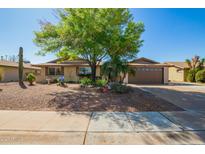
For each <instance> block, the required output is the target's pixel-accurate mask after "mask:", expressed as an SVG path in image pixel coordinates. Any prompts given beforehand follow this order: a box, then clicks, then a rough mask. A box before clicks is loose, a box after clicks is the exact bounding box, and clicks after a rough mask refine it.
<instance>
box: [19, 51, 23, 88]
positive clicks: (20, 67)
mask: <svg viewBox="0 0 205 154" xmlns="http://www.w3.org/2000/svg"><path fill="white" fill-rule="evenodd" d="M18 69H19V84H20V85H23V48H22V47H20V48H19V67H18Z"/></svg>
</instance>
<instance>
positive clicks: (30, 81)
mask: <svg viewBox="0 0 205 154" xmlns="http://www.w3.org/2000/svg"><path fill="white" fill-rule="evenodd" d="M26 79H27V81H28V82H29V83H30V85H33V82H34V81H36V76H35V75H34V74H33V73H29V74H28V75H27V77H26Z"/></svg>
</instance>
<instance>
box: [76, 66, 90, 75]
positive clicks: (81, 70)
mask: <svg viewBox="0 0 205 154" xmlns="http://www.w3.org/2000/svg"><path fill="white" fill-rule="evenodd" d="M79 74H83V75H88V74H91V68H90V67H80V68H79Z"/></svg>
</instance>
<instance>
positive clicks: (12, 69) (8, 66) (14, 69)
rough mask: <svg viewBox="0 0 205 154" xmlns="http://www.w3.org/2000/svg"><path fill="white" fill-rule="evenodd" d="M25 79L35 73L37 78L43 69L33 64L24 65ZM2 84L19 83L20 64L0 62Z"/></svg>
mask: <svg viewBox="0 0 205 154" xmlns="http://www.w3.org/2000/svg"><path fill="white" fill-rule="evenodd" d="M23 66H24V69H23V72H24V79H26V75H27V74H28V73H31V72H32V73H34V74H35V75H36V76H38V74H39V73H40V70H41V68H40V67H35V66H32V65H31V64H25V63H24V64H23ZM0 79H1V80H0V82H10V81H18V63H16V62H10V61H5V60H0Z"/></svg>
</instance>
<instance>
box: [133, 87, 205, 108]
mask: <svg viewBox="0 0 205 154" xmlns="http://www.w3.org/2000/svg"><path fill="white" fill-rule="evenodd" d="M131 86H135V87H140V88H141V89H143V90H145V91H149V92H151V93H153V94H154V95H156V96H158V97H161V98H163V99H165V100H167V101H169V102H171V103H173V104H175V105H177V106H179V107H181V108H183V109H184V110H187V111H196V112H199V111H205V86H199V85H198V86H197V85H191V84H187V85H173V86H170V85H131Z"/></svg>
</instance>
